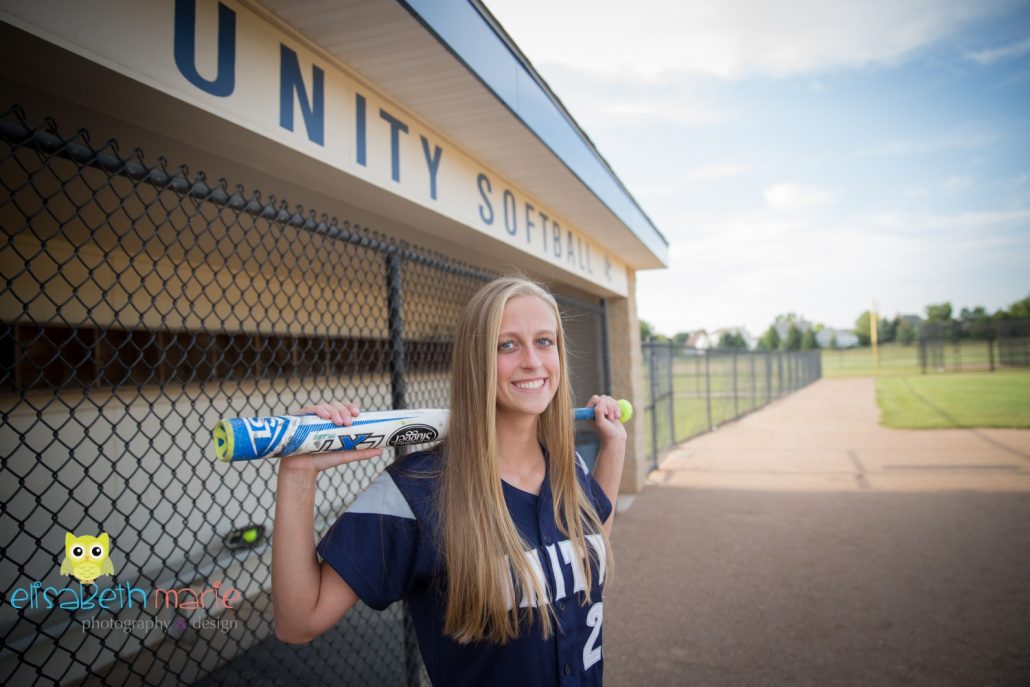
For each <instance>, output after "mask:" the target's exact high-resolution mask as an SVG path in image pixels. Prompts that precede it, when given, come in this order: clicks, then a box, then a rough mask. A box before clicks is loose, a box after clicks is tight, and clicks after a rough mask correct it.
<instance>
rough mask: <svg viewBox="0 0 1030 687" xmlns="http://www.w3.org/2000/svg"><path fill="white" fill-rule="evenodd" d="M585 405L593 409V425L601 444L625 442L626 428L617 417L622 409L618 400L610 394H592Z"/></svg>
mask: <svg viewBox="0 0 1030 687" xmlns="http://www.w3.org/2000/svg"><path fill="white" fill-rule="evenodd" d="M587 407H588V408H593V409H594V427H595V428H596V429H597V434H598V436H599V437H600V438H601V443H602V444H609V443H622V444H625V443H626V428H625V427H624V426H623V424H622V421H621V420H620V419H619V418H620V416H621V415H622V410H621V409H620V408H619V402H618V401H616V400H615V399H614V398H612V397H611V396H592V397H591V398H590V402H589V403H587Z"/></svg>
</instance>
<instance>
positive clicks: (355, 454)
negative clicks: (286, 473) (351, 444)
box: [279, 401, 383, 473]
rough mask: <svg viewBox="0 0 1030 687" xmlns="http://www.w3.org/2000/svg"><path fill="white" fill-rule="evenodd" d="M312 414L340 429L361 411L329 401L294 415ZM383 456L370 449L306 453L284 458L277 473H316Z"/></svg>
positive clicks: (346, 425) (348, 405) (345, 404)
mask: <svg viewBox="0 0 1030 687" xmlns="http://www.w3.org/2000/svg"><path fill="white" fill-rule="evenodd" d="M308 413H311V414H314V415H317V416H318V417H320V418H322V419H323V420H329V421H330V422H332V423H333V424H335V425H338V426H341V427H350V425H351V422H353V421H354V418H356V417H357V416H358V415H360V414H361V410H360V409H359V408H358V406H357V405H356V404H354V403H351V402H350V401H330V402H328V403H319V404H317V405H312V406H305V407H303V408H301V409H300V410H298V411H297V412H296V413H295V414H296V415H305V414H308ZM381 455H383V450H382V449H381V448H370V449H364V450H362V451H329V452H326V453H307V454H303V455H298V456H285V457H284V458H282V459H280V461H279V471H280V472H282V471H283V470H290V471H298V472H309V473H318V472H321V471H322V470H328V469H329V468H334V467H336V466H337V465H343V464H344V463H353V462H354V461H357V460H369V459H371V458H378V457H379V456H381Z"/></svg>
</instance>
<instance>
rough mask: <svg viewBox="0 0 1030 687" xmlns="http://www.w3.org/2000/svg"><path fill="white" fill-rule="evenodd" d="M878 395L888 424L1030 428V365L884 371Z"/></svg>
mask: <svg viewBox="0 0 1030 687" xmlns="http://www.w3.org/2000/svg"><path fill="white" fill-rule="evenodd" d="M876 401H877V403H878V404H879V406H880V411H881V416H880V424H882V425H883V426H884V427H893V428H898V429H901V428H905V429H940V428H946V427H1016V428H1030V371H1026V370H1019V371H1011V370H1005V371H996V372H966V373H963V374H933V375H930V374H928V375H919V374H917V375H914V376H908V377H885V378H881V379H877V380H876Z"/></svg>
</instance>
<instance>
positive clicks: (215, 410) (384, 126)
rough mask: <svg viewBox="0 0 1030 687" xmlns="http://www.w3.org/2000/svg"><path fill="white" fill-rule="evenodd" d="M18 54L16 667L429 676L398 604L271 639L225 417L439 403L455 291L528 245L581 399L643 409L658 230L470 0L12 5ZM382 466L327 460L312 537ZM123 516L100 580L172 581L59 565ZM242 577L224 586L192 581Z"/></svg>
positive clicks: (12, 320)
mask: <svg viewBox="0 0 1030 687" xmlns="http://www.w3.org/2000/svg"><path fill="white" fill-rule="evenodd" d="M0 53H2V59H0V88H2V99H0V100H2V102H0V110H2V114H0V184H2V192H3V194H2V198H0V226H2V228H3V234H2V242H0V270H2V274H3V281H2V283H0V357H2V360H3V368H2V373H0V374H2V376H0V406H2V412H3V417H2V425H0V448H2V455H3V464H2V479H0V491H2V498H0V501H2V503H3V512H2V514H0V519H2V529H3V531H2V546H3V549H2V561H0V582H2V585H0V586H2V589H3V599H2V603H0V636H2V637H3V649H2V654H0V682H2V683H3V684H10V685H25V684H51V683H53V682H58V683H62V684H154V685H156V684H184V683H185V684H193V683H202V684H241V683H246V684H294V683H297V682H304V683H313V682H315V681H320V682H321V681H325V680H331V681H332V682H333V683H334V684H399V685H403V684H418V683H419V682H420V680H421V679H423V676H422V673H421V666H420V660H419V657H418V652H417V648H416V647H415V645H414V640H413V634H412V633H411V631H410V628H409V625H408V623H407V622H406V619H405V610H404V608H403V607H401V605H399V604H398V605H395V606H394V607H391V608H390V609H388V610H387V611H385V612H383V613H375V612H372V611H370V610H369V609H367V608H364V607H361V606H359V607H358V608H357V609H355V611H354V612H352V613H350V614H348V616H347V617H346V618H345V619H344V620H343V621H342V622H341V623H339V625H338V626H337V627H336V628H334V629H333V630H331V631H330V632H328V633H326V635H324V636H323V637H321V638H319V639H318V640H316V641H315V642H313V643H311V644H309V645H305V646H289V645H285V644H282V643H281V642H279V641H278V640H277V639H276V638H275V636H274V634H273V632H272V623H271V620H272V607H271V602H270V599H269V596H268V592H269V589H270V579H269V575H270V560H271V558H270V546H269V542H270V537H271V525H272V520H273V506H274V488H275V469H276V466H275V463H274V461H266V462H261V461H255V462H253V463H250V464H244V465H242V466H240V465H227V464H223V463H217V462H215V460H214V458H213V450H212V445H211V428H212V427H213V425H214V423H215V421H216V420H218V419H219V418H222V417H239V416H261V415H271V414H277V413H282V412H285V411H288V410H290V409H295V408H298V407H300V406H301V405H302V404H306V403H308V402H313V401H318V400H323V399H329V398H349V399H354V400H356V401H358V402H359V403H360V404H361V405H362V407H363V408H366V409H388V408H403V407H446V405H447V402H448V398H447V396H448V382H447V371H448V365H449V359H450V351H451V332H452V329H453V326H454V324H455V321H456V318H457V315H458V313H459V312H460V310H461V308H462V307H463V305H464V303H465V301H466V300H467V298H468V297H469V295H470V294H471V293H472V292H473V291H474V290H475V289H476V288H478V287H479V286H480V285H481V284H482V283H483V282H484V281H485V280H488V279H490V278H491V277H492V276H495V275H497V274H500V273H506V272H510V271H512V270H513V269H518V270H521V271H522V272H524V273H525V274H527V275H529V276H531V277H534V278H537V279H539V280H541V281H543V282H545V283H547V284H548V285H549V286H550V288H551V289H552V290H553V291H554V292H555V293H556V294H558V296H559V299H560V305H561V307H562V311H563V318H564V321H565V324H566V330H567V332H568V337H569V345H570V349H571V351H572V354H573V357H572V370H571V372H572V377H573V382H574V388H575V392H576V394H577V397H578V398H579V400H580V401H585V400H586V399H587V398H589V396H590V395H591V394H593V393H597V392H601V391H604V392H608V393H611V394H612V395H615V396H616V397H625V398H629V399H631V400H634V401H635V402H637V406H638V407H641V403H642V400H643V399H642V396H641V389H640V381H639V380H640V379H641V356H640V341H639V327H638V321H637V316H636V305H635V284H636V276H635V275H636V274H637V272H638V270H643V269H655V268H662V267H664V266H666V265H667V263H668V246H667V243H666V241H665V239H664V238H663V237H662V235H661V233H660V232H659V231H658V230H657V228H656V227H655V226H654V224H653V223H652V222H651V221H650V220H649V219H648V217H647V215H646V214H645V213H644V211H643V210H642V209H641V208H640V206H639V205H638V203H637V202H636V201H635V200H634V199H633V197H632V196H631V195H630V194H629V192H628V191H627V190H626V188H625V187H624V186H623V185H622V183H621V182H620V181H619V179H618V178H617V177H616V175H615V173H614V172H613V171H612V169H611V168H610V167H609V166H608V164H607V163H606V162H605V160H604V159H603V158H602V157H601V155H600V154H599V153H598V152H597V150H596V149H595V148H594V146H593V145H592V143H591V141H590V139H589V138H588V137H587V135H586V134H585V133H584V132H583V131H582V130H581V129H580V128H579V127H578V125H577V124H576V122H575V121H574V120H573V119H572V117H571V116H569V114H568V112H566V111H565V109H564V108H563V106H562V105H561V103H560V101H559V100H558V98H557V97H556V96H555V94H554V93H552V92H551V90H550V89H549V88H548V86H547V85H546V84H545V83H544V81H543V80H542V79H541V78H540V76H539V75H538V74H537V73H536V72H535V71H534V69H533V67H532V66H531V65H530V64H529V62H528V61H527V60H526V58H525V57H524V56H523V55H522V53H521V52H519V50H518V48H517V47H516V46H515V45H514V44H513V43H512V41H511V40H510V39H509V38H508V36H507V35H506V34H505V32H504V30H503V29H502V28H501V27H500V26H499V25H498V24H497V22H496V20H495V19H494V18H493V17H492V16H491V15H490V14H489V12H488V11H487V10H486V9H485V8H484V7H483V6H482V5H481V4H479V2H477V1H476V0H470V1H468V2H466V1H463V0H443V1H440V0H437V1H433V0H410V1H408V2H405V1H403V0H318V1H314V0H304V1H294V2H286V1H285V0H223V1H218V0H148V1H147V2H138V1H136V0H97V1H96V2H70V1H58V0H2V1H0ZM641 415H642V413H638V414H637V418H636V419H635V420H634V421H633V422H632V423H631V424H630V427H629V429H630V447H629V452H628V456H627V462H626V472H625V475H624V477H623V482H622V484H623V491H624V492H627V493H632V492H635V491H637V490H638V489H639V488H640V486H641V483H642V480H643V477H644V472H645V464H646V460H645V456H644V452H643V446H642V442H643V426H642V420H641V418H640V416H641ZM577 440H578V443H579V444H580V447H581V451H582V452H583V453H584V454H585V455H586V456H587V457H588V458H589V457H592V455H593V452H594V451H596V445H595V442H594V439H593V436H592V434H591V432H590V431H589V429H588V428H583V431H582V432H580V433H579V434H578V435H577ZM391 459H392V456H390V455H387V456H385V457H384V461H389V460H391ZM383 465H384V463H380V464H360V465H354V466H347V467H344V468H340V469H337V470H334V471H331V472H329V473H325V474H323V475H322V477H321V478H320V481H319V493H318V502H317V504H316V508H317V515H316V523H315V525H316V528H317V529H318V530H319V531H320V532H322V531H324V530H325V529H326V528H327V526H328V524H330V523H331V522H332V521H333V520H334V519H335V518H336V516H337V515H338V514H339V513H340V512H341V511H342V510H343V509H344V508H345V507H346V505H347V504H348V503H349V501H350V500H351V498H353V496H354V495H355V494H356V493H357V492H358V491H359V490H360V489H361V488H362V487H363V486H364V485H366V484H367V483H368V482H369V481H370V480H371V478H372V477H373V476H374V475H375V474H376V473H377V472H378V471H379V470H380V469H381V468H382V467H383ZM247 530H250V531H251V534H250V535H248V536H247V537H246V538H245V537H243V536H242V533H243V532H244V531H247ZM101 532H105V533H107V534H108V535H109V537H110V540H111V543H110V549H111V551H110V559H111V562H112V564H113V568H114V574H113V575H112V576H110V577H105V578H103V579H102V580H101V581H100V582H98V585H99V587H101V588H107V587H111V588H114V587H115V586H116V585H121V587H123V588H124V587H128V588H135V589H137V590H139V593H140V594H143V595H148V594H149V595H150V596H147V601H148V603H139V602H138V598H137V603H135V604H133V603H131V601H132V598H133V597H132V592H131V591H129V592H128V599H129V603H128V604H126V602H125V599H123V598H120V599H119V600H114V598H113V597H110V598H108V602H109V603H107V604H103V603H99V602H98V599H97V598H96V597H94V598H92V599H89V598H86V597H87V594H86V593H85V592H83V593H81V594H80V593H79V590H80V589H81V588H80V587H78V585H77V583H76V581H75V580H74V579H73V578H72V577H69V576H67V575H62V574H61V572H60V568H61V564H62V562H63V561H64V558H65V537H66V535H67V533H72V534H73V535H76V536H81V535H98V534H99V533H101ZM216 583H217V585H219V586H220V588H221V589H222V591H223V596H224V592H225V590H227V589H229V588H231V589H233V590H236V591H237V592H238V595H239V600H238V601H237V602H236V603H235V604H231V605H232V608H226V607H225V606H224V605H222V606H221V607H220V606H219V604H217V603H212V600H213V599H214V598H215V597H217V594H214V595H211V596H208V595H199V600H200V602H199V603H196V602H195V603H193V604H192V605H191V604H190V603H184V602H183V599H185V598H187V596H188V594H189V593H190V592H187V591H185V590H193V592H194V593H198V592H199V593H201V594H202V592H203V590H211V589H212V588H213V587H214V586H215V585H216ZM47 588H51V592H50V595H49V596H46V595H42V596H41V594H42V592H43V591H45V590H46V589H47ZM89 589H90V588H89V587H86V590H87V591H88V590H89ZM159 589H161V590H182V598H179V599H178V601H177V602H176V603H172V604H169V603H167V594H166V595H165V599H166V600H165V601H164V602H162V604H161V605H158V604H156V603H151V602H153V601H155V600H156V596H157V594H156V592H155V590H159ZM44 596H46V598H43V597H44ZM47 599H49V601H50V605H49V606H48V603H47ZM55 600H56V601H55ZM101 601H102V599H101Z"/></svg>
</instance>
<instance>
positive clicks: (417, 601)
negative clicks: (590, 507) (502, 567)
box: [317, 451, 612, 687]
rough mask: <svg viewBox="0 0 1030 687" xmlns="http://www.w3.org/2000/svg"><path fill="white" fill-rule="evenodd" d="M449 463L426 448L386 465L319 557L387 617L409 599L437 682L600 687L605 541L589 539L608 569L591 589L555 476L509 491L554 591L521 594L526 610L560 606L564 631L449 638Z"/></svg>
mask: <svg viewBox="0 0 1030 687" xmlns="http://www.w3.org/2000/svg"><path fill="white" fill-rule="evenodd" d="M545 457H546V453H545ZM441 460H442V457H441V455H440V453H439V452H432V451H425V452H420V453H415V454H412V455H410V456H407V457H405V458H403V459H401V460H400V461H398V462H397V463H394V464H393V465H391V466H390V467H388V468H387V469H386V471H384V472H383V473H381V474H380V475H379V476H378V477H376V479H375V480H374V481H373V482H372V484H370V485H369V486H368V488H366V489H365V490H364V491H363V492H362V493H361V494H360V495H359V496H358V497H357V499H355V500H354V502H353V503H352V504H351V505H350V507H349V508H348V509H347V511H346V512H345V513H344V514H343V515H341V516H340V517H339V518H338V519H337V520H336V522H335V523H334V524H333V526H332V528H330V530H329V531H328V532H327V533H326V535H325V536H324V537H323V538H322V540H321V541H320V542H319V544H318V549H317V550H318V554H319V555H320V556H321V557H322V558H323V559H324V560H325V561H327V562H328V563H329V565H331V566H332V567H333V569H334V570H336V572H337V573H339V575H340V577H342V578H343V579H344V580H345V581H346V582H347V584H349V585H350V587H351V588H352V589H353V590H354V591H355V593H357V595H358V597H360V598H361V600H362V601H364V602H365V603H366V604H367V605H368V606H370V607H372V608H374V609H376V610H382V609H384V608H386V607H387V606H389V605H390V604H392V603H393V602H395V601H399V600H401V599H406V600H407V601H408V604H409V608H410V609H411V617H412V620H413V623H414V626H415V633H416V635H417V636H418V643H419V648H420V649H421V652H422V659H423V661H424V662H425V664H426V670H427V672H428V674H429V678H430V680H432V682H433V684H434V685H476V686H478V685H508V684H510V685H518V686H519V687H532V686H537V685H539V686H541V687H543V686H544V685H568V686H569V687H572V686H579V685H600V684H601V672H602V665H603V661H602V658H601V620H602V617H603V614H604V607H603V605H602V602H601V590H602V588H603V582H604V574H605V557H604V553H603V546H604V545H603V543H602V539H601V536H600V535H598V534H593V535H588V545H589V546H590V547H591V548H593V549H594V550H595V551H597V550H600V555H599V556H596V559H598V560H599V563H600V565H599V566H598V567H595V568H592V570H593V582H594V584H593V588H592V589H590V590H586V589H584V587H585V576H584V574H583V565H585V563H583V562H580V561H577V560H576V556H575V554H574V549H573V547H572V545H571V542H569V541H568V540H567V539H566V538H565V537H564V536H563V535H562V534H561V533H560V532H559V531H558V528H557V526H556V523H555V517H554V510H553V504H552V502H551V485H550V480H549V478H548V477H547V476H545V477H544V482H543V485H542V486H541V488H540V494H539V496H537V495H534V494H530V493H528V492H525V491H522V490H520V489H517V488H515V487H513V486H511V485H510V484H508V483H507V482H502V487H503V489H504V498H505V501H506V502H507V505H508V512H509V513H510V514H511V517H512V521H513V522H514V523H515V525H516V527H517V528H518V530H519V533H520V534H521V535H522V537H523V539H524V540H525V541H526V543H527V544H528V545H529V546H530V550H529V551H527V552H526V556H527V558H528V559H529V561H530V563H531V564H532V565H533V567H534V569H535V571H536V573H537V575H538V576H542V578H543V579H544V580H545V581H546V585H547V589H548V590H549V592H550V598H548V599H544V600H540V599H535V598H528V599H527V598H525V597H523V598H522V599H520V600H519V602H518V603H519V604H520V606H522V607H525V606H527V605H529V604H533V605H537V604H539V603H547V604H553V607H554V610H555V612H556V616H557V618H558V621H559V622H558V624H559V627H557V628H556V631H555V632H554V633H552V635H551V637H550V638H549V639H547V640H544V639H542V634H541V631H540V627H539V620H538V619H534V621H533V625H532V626H528V625H527V624H526V623H524V624H523V627H522V628H521V629H520V633H519V637H518V639H515V640H512V641H510V642H508V643H507V644H505V645H500V644H494V643H490V642H475V643H471V644H459V643H458V642H456V641H454V640H453V639H451V638H450V637H448V636H446V635H444V634H443V622H444V612H445V609H446V589H447V586H446V578H445V575H446V571H445V566H444V561H443V554H442V552H441V551H440V550H439V545H438V544H437V542H438V532H437V525H438V517H437V515H436V511H435V508H434V505H433V498H434V495H435V494H436V492H437V489H438V484H439V480H438V476H439V470H440V461H441ZM577 463H578V464H579V467H580V469H579V470H577V471H576V472H577V475H578V477H579V480H580V484H581V485H582V487H583V489H584V490H585V491H586V493H587V495H588V496H589V497H590V499H591V500H592V502H593V504H594V507H595V508H596V509H597V513H598V515H599V517H600V519H601V522H604V521H605V520H607V519H608V516H609V515H610V514H611V510H612V504H611V502H610V501H609V500H608V497H607V496H606V495H605V493H604V491H603V490H602V489H601V486H600V485H599V484H598V483H597V481H596V480H595V479H594V478H593V476H592V475H590V474H589V473H588V472H587V468H586V464H585V463H583V461H582V459H580V458H579V457H578V456H577ZM587 593H589V597H588V600H587V603H586V604H585V605H584V604H583V603H582V602H583V599H584V595H585V594H587Z"/></svg>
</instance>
